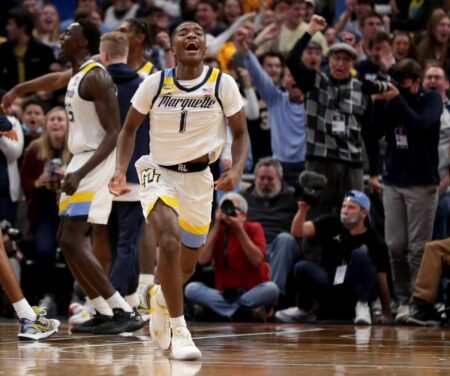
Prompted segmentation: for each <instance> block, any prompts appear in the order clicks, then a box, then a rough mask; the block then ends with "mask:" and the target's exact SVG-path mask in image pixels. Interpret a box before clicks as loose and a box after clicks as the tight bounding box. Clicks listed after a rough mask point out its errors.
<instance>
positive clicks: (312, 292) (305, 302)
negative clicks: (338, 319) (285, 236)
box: [275, 190, 391, 325]
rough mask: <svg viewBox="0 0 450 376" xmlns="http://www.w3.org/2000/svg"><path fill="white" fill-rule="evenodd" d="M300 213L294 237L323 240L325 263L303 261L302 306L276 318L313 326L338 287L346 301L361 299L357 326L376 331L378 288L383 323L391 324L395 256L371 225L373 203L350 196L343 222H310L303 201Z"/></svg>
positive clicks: (329, 218)
mask: <svg viewBox="0 0 450 376" xmlns="http://www.w3.org/2000/svg"><path fill="white" fill-rule="evenodd" d="M298 207H299V209H298V212H297V214H296V215H295V218H294V220H293V222H292V234H293V235H294V236H298V237H303V238H317V239H318V240H319V241H320V242H321V244H322V255H321V256H322V257H321V262H320V264H316V263H313V262H311V261H306V260H303V261H299V262H298V263H297V264H296V265H295V267H294V277H295V281H296V292H297V306H296V307H291V308H287V309H284V310H282V311H278V312H276V313H275V318H276V319H277V320H279V321H282V322H296V321H303V320H308V319H309V320H310V319H312V318H314V316H315V313H316V308H315V307H314V302H315V301H317V302H318V303H319V304H320V305H326V304H327V303H329V301H330V300H331V299H332V296H333V293H334V292H335V286H339V285H343V288H344V289H345V292H346V293H345V295H346V296H348V295H350V296H355V297H356V301H357V303H356V306H355V318H354V322H355V324H367V325H370V324H371V323H372V318H371V312H370V307H369V304H370V302H371V301H373V300H375V297H376V288H377V285H378V290H379V295H380V299H381V303H382V308H383V316H382V321H383V322H390V321H391V313H390V298H389V289H388V284H387V278H386V273H387V271H388V269H389V255H388V250H387V246H386V244H385V242H384V241H383V240H382V239H381V238H380V237H379V236H378V234H377V233H376V232H375V231H374V230H373V229H372V227H371V225H370V222H369V219H368V214H369V211H370V200H369V198H368V197H367V196H366V195H365V194H364V193H362V192H360V191H356V190H352V191H350V192H348V193H347V195H346V196H345V198H344V201H343V202H342V207H341V213H340V218H339V217H337V216H334V215H323V216H321V217H319V218H317V219H315V220H314V221H306V222H305V217H306V214H307V212H308V210H309V205H308V204H307V203H306V202H304V201H300V202H299V205H298ZM341 304H344V303H343V302H341ZM333 308H334V309H336V307H333ZM333 313H334V312H333Z"/></svg>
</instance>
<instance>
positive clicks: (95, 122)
mask: <svg viewBox="0 0 450 376" xmlns="http://www.w3.org/2000/svg"><path fill="white" fill-rule="evenodd" d="M96 67H100V68H101V69H105V68H104V67H103V65H101V64H99V63H97V62H95V61H94V60H88V61H87V62H85V63H84V64H83V65H82V66H81V67H80V69H79V70H78V72H77V73H76V74H74V75H73V76H72V78H71V79H70V82H69V85H68V86H67V92H66V98H65V101H64V104H65V107H66V111H67V116H68V118H69V140H68V147H69V150H70V152H71V153H72V154H78V153H82V152H85V151H92V150H96V149H97V148H98V146H99V145H100V143H101V142H102V140H103V138H104V137H105V134H106V133H105V130H104V129H103V127H102V126H101V124H100V120H99V118H98V115H97V111H96V110H95V105H94V102H93V101H90V100H86V99H83V98H81V97H80V93H79V88H80V84H81V82H82V81H83V78H84V76H85V75H86V74H87V73H88V72H89V71H90V70H91V69H93V68H96Z"/></svg>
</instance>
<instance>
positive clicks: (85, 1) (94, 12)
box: [60, 0, 110, 33]
mask: <svg viewBox="0 0 450 376" xmlns="http://www.w3.org/2000/svg"><path fill="white" fill-rule="evenodd" d="M81 18H89V19H90V20H91V21H92V22H94V23H95V24H96V25H97V26H98V28H99V30H100V32H102V33H106V32H108V31H110V29H109V28H108V27H107V26H105V24H104V23H103V12H102V10H101V9H100V8H99V7H98V6H97V2H96V1H95V0H78V2H77V7H76V9H75V10H74V12H73V17H70V18H68V19H65V20H63V22H61V25H60V31H61V32H64V31H65V30H66V29H67V28H68V27H69V25H71V24H73V23H74V22H75V20H79V19H81Z"/></svg>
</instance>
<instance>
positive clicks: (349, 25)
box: [335, 0, 375, 38]
mask: <svg viewBox="0 0 450 376" xmlns="http://www.w3.org/2000/svg"><path fill="white" fill-rule="evenodd" d="M345 3H346V6H347V7H346V9H345V12H343V13H342V15H341V17H340V18H339V21H338V22H337V23H336V25H335V29H336V33H337V34H339V33H340V32H341V31H349V32H351V33H352V34H354V35H356V36H357V37H358V38H361V37H362V33H361V29H360V24H361V19H362V17H363V16H364V15H365V14H367V13H370V12H373V11H375V5H374V3H375V2H374V0H346V1H345Z"/></svg>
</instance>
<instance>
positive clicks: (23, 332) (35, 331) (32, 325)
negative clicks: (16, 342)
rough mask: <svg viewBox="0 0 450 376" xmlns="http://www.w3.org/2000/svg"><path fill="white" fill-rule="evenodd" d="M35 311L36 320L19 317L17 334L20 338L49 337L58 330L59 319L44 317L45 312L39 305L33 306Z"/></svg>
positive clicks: (36, 338)
mask: <svg viewBox="0 0 450 376" xmlns="http://www.w3.org/2000/svg"><path fill="white" fill-rule="evenodd" d="M33 311H34V312H35V313H36V320H35V321H31V320H28V319H20V328H19V334H18V335H17V336H18V337H19V339H20V340H39V339H42V338H47V337H50V336H51V335H52V334H55V333H57V332H58V328H59V326H60V325H61V323H60V322H59V320H55V319H48V318H46V317H45V315H46V314H47V312H46V311H45V310H43V309H40V308H39V307H33Z"/></svg>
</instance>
